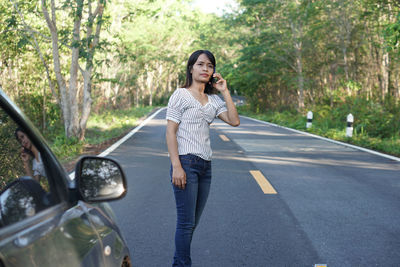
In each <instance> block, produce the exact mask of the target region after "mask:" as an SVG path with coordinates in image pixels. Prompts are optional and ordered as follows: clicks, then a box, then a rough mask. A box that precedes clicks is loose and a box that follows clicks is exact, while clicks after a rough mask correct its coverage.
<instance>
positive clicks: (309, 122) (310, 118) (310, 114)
mask: <svg viewBox="0 0 400 267" xmlns="http://www.w3.org/2000/svg"><path fill="white" fill-rule="evenodd" d="M312 119H313V113H312V111H309V112H308V113H307V123H306V127H307V129H308V128H311V126H312Z"/></svg>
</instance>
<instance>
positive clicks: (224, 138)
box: [219, 134, 230, 142]
mask: <svg viewBox="0 0 400 267" xmlns="http://www.w3.org/2000/svg"><path fill="white" fill-rule="evenodd" d="M219 137H220V138H221V139H222V140H223V141H225V142H229V141H230V140H229V138H228V137H226V135H223V134H220V135H219Z"/></svg>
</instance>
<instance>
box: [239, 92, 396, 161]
mask: <svg viewBox="0 0 400 267" xmlns="http://www.w3.org/2000/svg"><path fill="white" fill-rule="evenodd" d="M238 110H239V112H240V113H241V114H242V115H247V116H250V117H255V118H258V119H261V120H265V121H269V122H272V123H276V124H279V125H282V126H287V127H290V128H294V129H298V130H306V131H308V132H311V133H314V134H317V135H321V136H324V137H328V138H331V139H334V140H339V141H343V142H348V143H352V144H355V145H359V146H362V147H367V148H370V149H374V150H378V151H382V152H384V153H388V154H392V155H396V156H400V133H399V132H400V105H399V104H396V103H395V102H394V101H390V100H387V101H385V103H383V104H381V103H379V102H374V101H368V100H367V99H365V98H360V97H358V98H356V97H353V98H350V97H349V98H347V99H346V101H345V102H343V103H335V105H334V106H333V107H330V106H329V105H326V104H325V105H324V104H320V105H315V106H314V107H312V108H310V110H312V111H313V115H314V116H313V124H312V127H311V128H310V129H306V114H302V113H300V112H296V111H282V112H278V111H276V112H274V111H266V112H264V113H262V114H256V113H253V112H251V111H250V110H249V108H248V107H247V106H244V107H239V108H238ZM307 111H308V110H307ZM305 113H306V112H305ZM349 113H352V114H353V116H354V126H353V127H354V132H353V138H347V137H346V135H345V131H346V118H347V115H348V114H349Z"/></svg>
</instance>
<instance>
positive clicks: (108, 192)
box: [79, 158, 126, 201]
mask: <svg viewBox="0 0 400 267" xmlns="http://www.w3.org/2000/svg"><path fill="white" fill-rule="evenodd" d="M81 164H82V168H81V172H80V179H79V189H80V192H81V194H82V195H83V197H84V198H85V199H86V200H87V201H100V200H110V199H114V198H119V197H121V196H122V195H123V194H124V193H125V190H126V189H125V184H124V177H123V174H122V171H121V170H120V168H119V166H118V165H117V164H116V163H115V162H114V161H111V160H109V159H104V158H84V159H83V160H82V163H81Z"/></svg>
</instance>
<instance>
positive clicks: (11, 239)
mask: <svg viewBox="0 0 400 267" xmlns="http://www.w3.org/2000/svg"><path fill="white" fill-rule="evenodd" d="M0 144H1V145H0V266H5V267H8V266H24V267H25V266H41V267H43V266H96V267H97V266H131V257H130V252H129V249H128V246H127V244H126V242H125V239H124V237H123V236H122V234H121V231H120V230H119V228H118V226H117V224H116V219H115V215H114V214H113V211H112V209H111V207H110V206H109V204H108V203H107V201H111V200H116V199H120V198H122V197H124V196H125V195H126V193H127V182H126V178H125V175H124V172H123V170H122V169H121V167H120V165H119V164H118V162H117V161H115V160H114V159H112V158H105V157H96V156H84V157H82V158H80V159H79V161H78V162H77V164H76V167H75V175H73V178H70V175H69V174H68V173H67V172H66V171H65V170H64V168H63V167H62V165H61V164H60V162H59V161H58V160H57V158H56V157H55V155H54V154H53V153H52V151H51V149H50V148H49V146H48V145H47V144H46V141H45V140H44V138H43V137H42V136H41V134H40V133H39V132H38V130H37V129H36V128H35V127H34V126H33V124H32V123H31V122H30V121H29V119H27V117H26V116H25V115H24V114H23V113H22V112H21V110H20V109H19V108H18V107H17V106H16V105H15V104H14V103H13V102H12V101H11V100H10V99H9V98H8V96H7V95H6V94H5V93H4V92H3V91H2V89H1V88H0Z"/></svg>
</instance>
